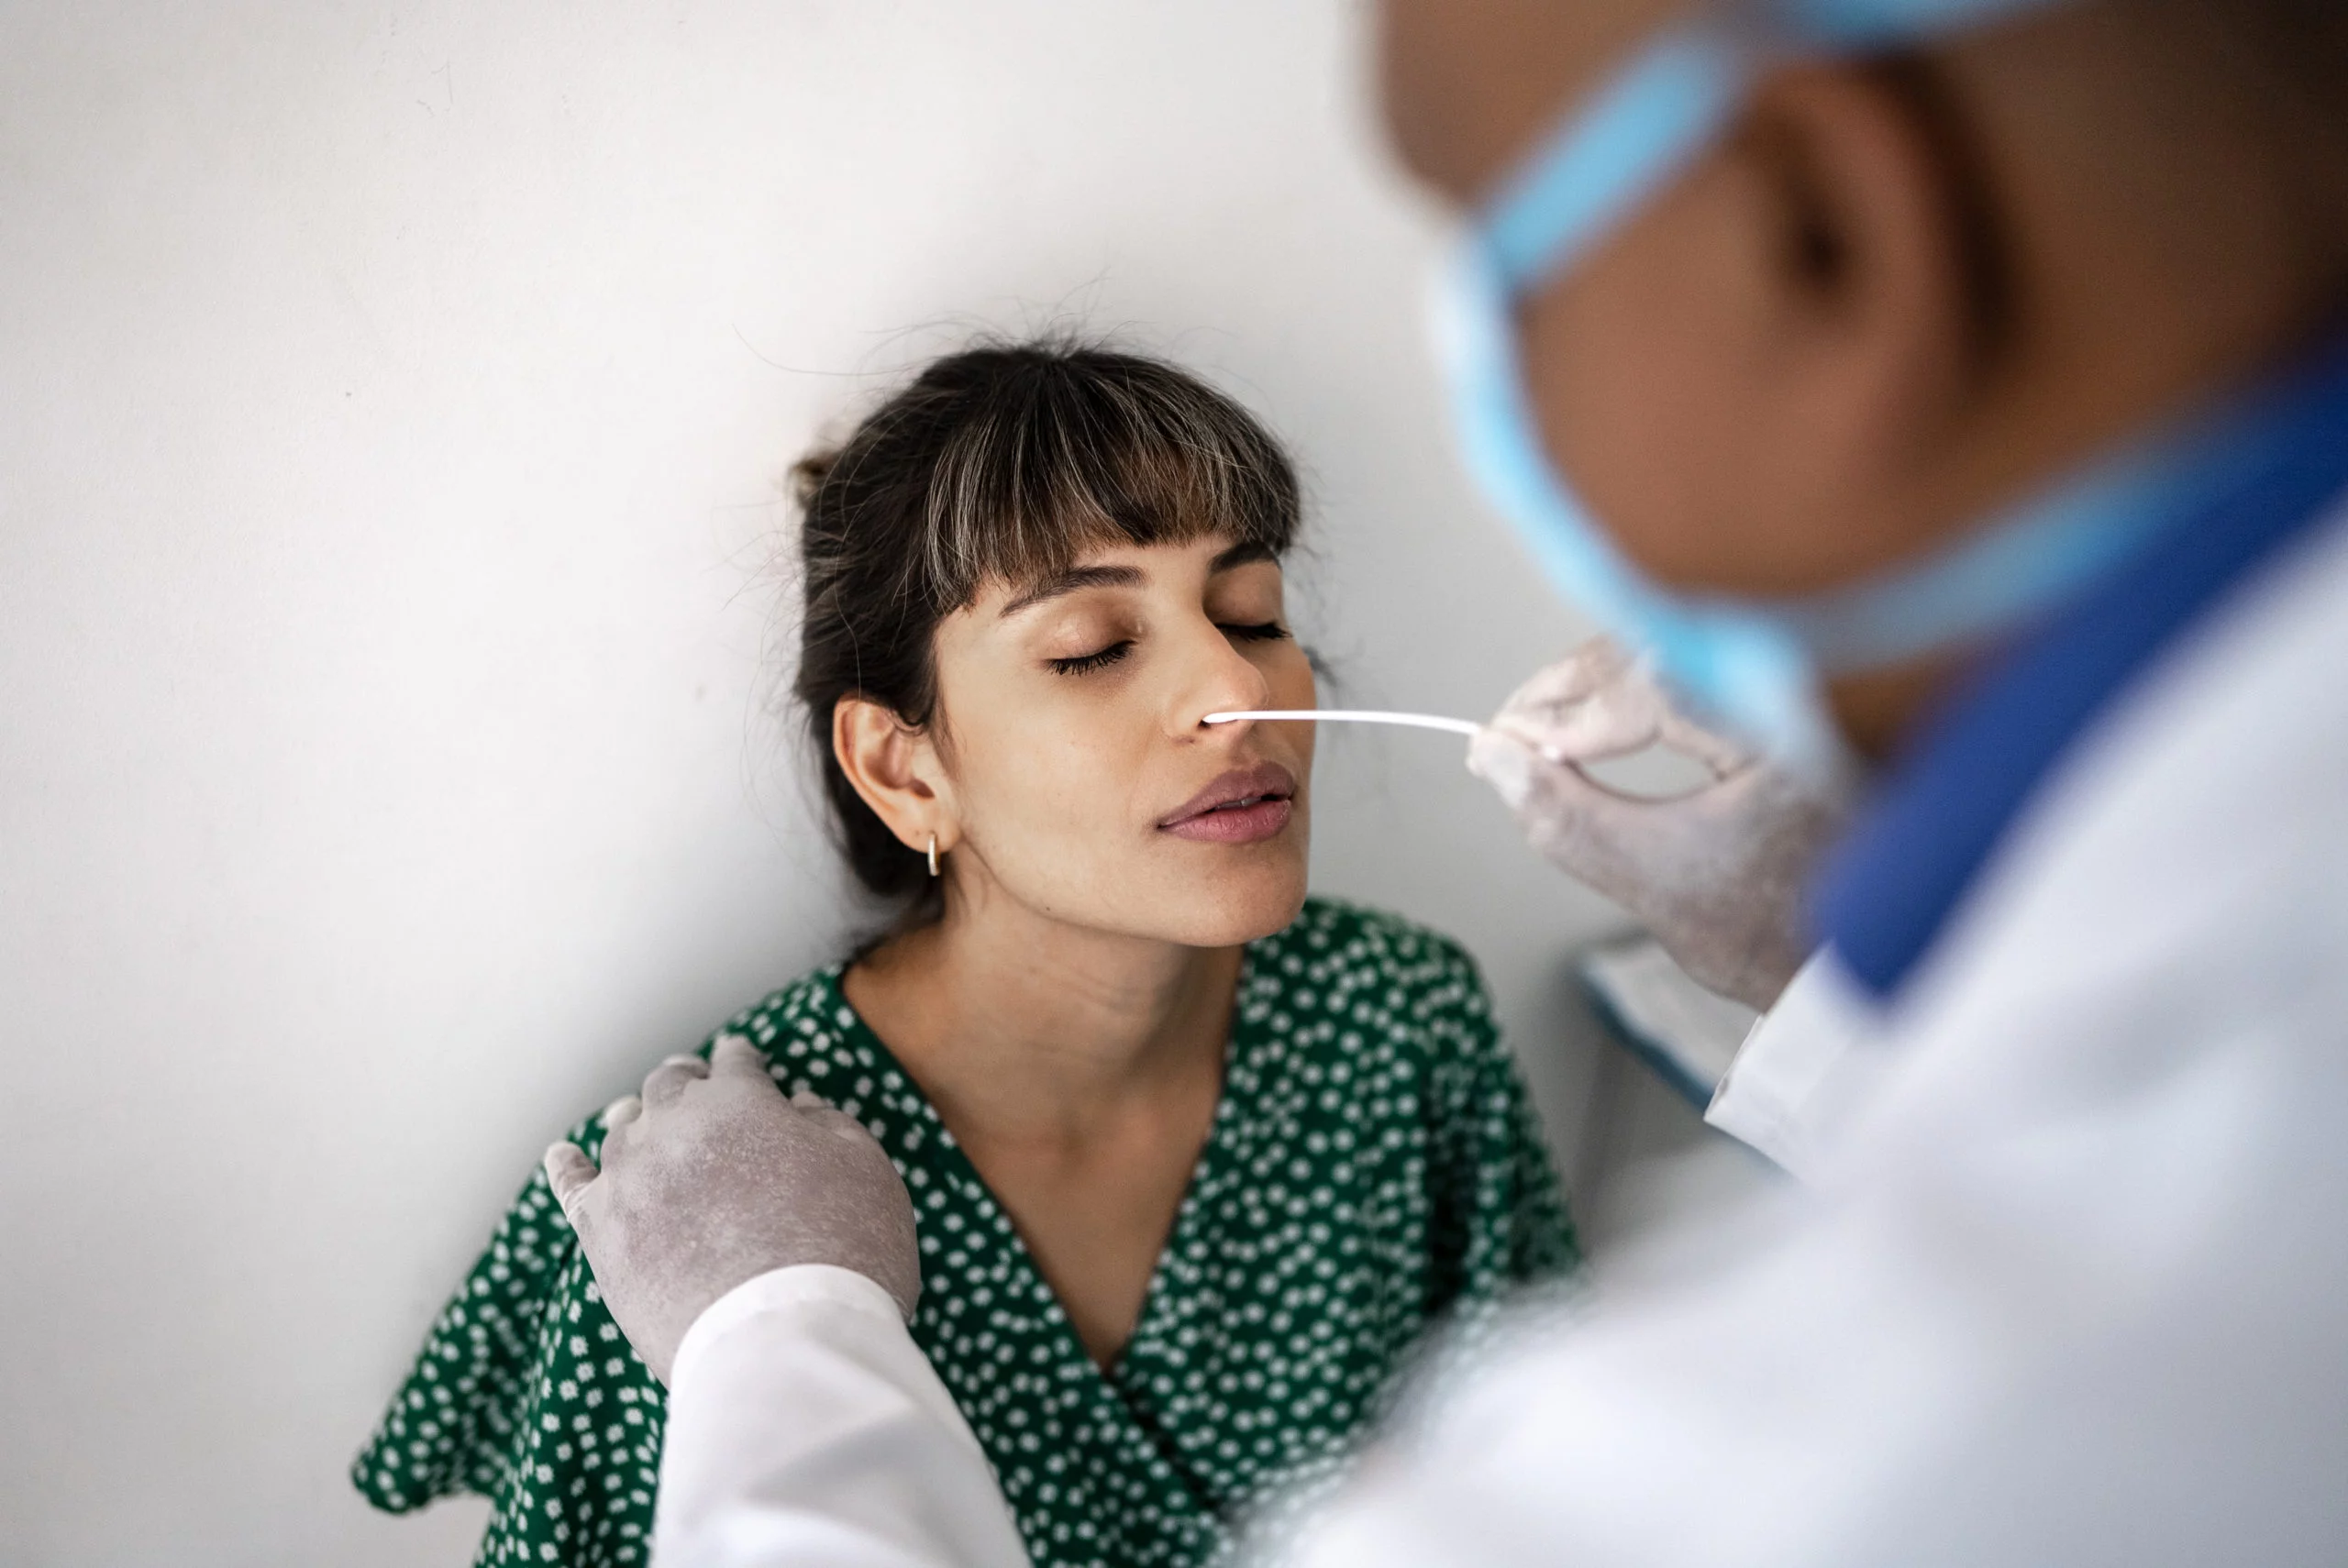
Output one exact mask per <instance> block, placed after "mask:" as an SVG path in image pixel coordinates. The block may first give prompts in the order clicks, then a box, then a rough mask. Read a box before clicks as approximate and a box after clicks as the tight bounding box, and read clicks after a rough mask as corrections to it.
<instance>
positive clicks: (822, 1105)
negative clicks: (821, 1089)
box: [791, 1088, 832, 1110]
mask: <svg viewBox="0 0 2348 1568" xmlns="http://www.w3.org/2000/svg"><path fill="white" fill-rule="evenodd" d="M791 1103H792V1104H793V1105H795V1106H797V1107H798V1108H799V1109H800V1110H830V1109H831V1108H832V1102H831V1101H830V1100H828V1099H825V1098H824V1097H823V1096H822V1095H820V1094H817V1093H816V1092H815V1091H814V1089H811V1088H803V1089H799V1090H796V1091H794V1092H793V1093H792V1097H791Z"/></svg>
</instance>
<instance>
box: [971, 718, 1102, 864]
mask: <svg viewBox="0 0 2348 1568" xmlns="http://www.w3.org/2000/svg"><path fill="white" fill-rule="evenodd" d="M1129 727H1130V726H1128V725H1127V724H1125V723H1124V722H1123V719H1122V715H1121V712H1120V710H1119V708H1118V706H1117V705H1116V704H1113V703H1104V704H1098V705H1094V704H1072V705H1069V706H1068V707H1059V706H1054V705H1042V704H1030V705H1028V706H1027V707H1026V710H1025V711H1024V712H1003V713H1001V714H998V715H996V716H995V718H994V720H993V722H991V723H989V724H988V725H986V726H985V729H984V731H983V733H976V732H975V729H974V733H972V734H970V736H969V740H968V742H967V743H966V744H965V745H962V746H960V747H959V748H958V752H957V756H956V758H955V767H954V788H955V793H956V796H957V801H956V804H957V807H958V810H959V812H960V813H961V815H962V818H963V823H964V825H965V828H966V829H967V830H968V831H969V832H971V833H973V834H978V835H980V837H982V838H984V839H986V840H987V841H989V843H988V848H989V851H990V853H991V855H994V856H1001V857H1002V858H1004V859H1006V860H1009V859H1013V858H1017V859H1034V858H1036V857H1037V856H1043V855H1051V856H1065V855H1067V854H1069V853H1070V851H1071V847H1072V846H1074V845H1080V844H1098V843H1099V842H1100V840H1101V835H1102V828H1103V827H1104V825H1109V824H1113V823H1124V822H1125V821H1126V820H1127V819H1128V818H1129V817H1130V816H1131V814H1132V813H1131V801H1132V797H1133V794H1134V790H1135V779H1136V778H1137V777H1138V776H1139V773H1140V765H1139V761H1138V757H1139V755H1140V753H1141V752H1142V751H1143V750H1145V749H1146V745H1147V744H1148V735H1147V734H1126V733H1125V732H1126V730H1127V729H1128V728H1129Z"/></svg>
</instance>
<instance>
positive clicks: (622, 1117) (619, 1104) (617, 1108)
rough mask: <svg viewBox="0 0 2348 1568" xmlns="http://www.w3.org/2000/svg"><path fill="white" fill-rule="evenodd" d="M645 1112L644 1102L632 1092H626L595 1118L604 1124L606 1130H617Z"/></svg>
mask: <svg viewBox="0 0 2348 1568" xmlns="http://www.w3.org/2000/svg"><path fill="white" fill-rule="evenodd" d="M643 1114H644V1102H643V1101H642V1100H640V1099H637V1098H636V1096H634V1095H632V1094H624V1095H622V1096H620V1098H619V1099H615V1100H614V1101H612V1103H611V1104H609V1105H607V1106H605V1107H604V1111H603V1114H602V1115H601V1116H598V1117H597V1118H596V1119H595V1120H597V1121H601V1122H602V1123H603V1124H604V1132H607V1133H608V1132H618V1131H619V1130H620V1129H621V1128H623V1127H625V1126H626V1125H627V1124H628V1123H629V1122H631V1121H635V1120H636V1119H637V1117H639V1116H641V1115H643Z"/></svg>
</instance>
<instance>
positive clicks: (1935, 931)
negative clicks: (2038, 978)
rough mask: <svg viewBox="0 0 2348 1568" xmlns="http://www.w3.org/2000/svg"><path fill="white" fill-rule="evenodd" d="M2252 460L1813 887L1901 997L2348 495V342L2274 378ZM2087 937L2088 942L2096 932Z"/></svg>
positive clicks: (2005, 679)
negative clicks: (1959, 917)
mask: <svg viewBox="0 0 2348 1568" xmlns="http://www.w3.org/2000/svg"><path fill="white" fill-rule="evenodd" d="M2254 406H2255V407H2256V408H2257V409H2258V410H2259V417H2258V420H2257V425H2256V429H2255V432H2254V441H2253V442H2252V443H2251V445H2250V447H2248V448H2246V449H2247V450H2248V451H2250V453H2251V455H2252V456H2253V457H2254V458H2255V460H2254V461H2252V462H2249V463H2247V464H2245V465H2244V466H2243V468H2242V469H2238V470H2237V471H2236V472H2235V473H2234V474H2233V476H2232V481H2231V483H2230V484H2229V485H2228V486H2227V487H2226V488H2225V490H2224V491H2223V493H2222V494H2219V495H2215V496H2211V497H2209V498H2206V499H2205V502H2204V503H2203V505H2202V506H2201V508H2200V509H2199V511H2198V513H2196V515H2195V516H2194V517H2193V518H2192V519H2191V520H2190V522H2189V523H2188V524H2187V525H2185V526H2180V527H2173V528H2170V529H2168V530H2167V531H2166V532H2165V534H2164V536H2162V537H2161V538H2159V539H2158V540H2156V541H2155V542H2154V543H2153V544H2152V545H2150V546H2149V547H2147V548H2146V549H2145V550H2144V551H2143V553H2142V554H2140V555H2138V556H2137V557H2136V558H2133V559H2132V560H2129V561H2127V562H2125V563H2124V564H2122V565H2121V566H2120V567H2119V568H2117V569H2115V570H2114V571H2113V572H2112V573H2111V574H2110V575H2109V576H2107V577H2106V578H2104V579H2103V580H2100V581H2099V582H2098V583H2097V584H2096V585H2095V586H2094V587H2092V588H2090V589H2088V590H2087V591H2084V592H2083V593H2082V594H2081V595H2079V596H2077V598H2075V599H2074V600H2073V601H2072V602H2071V603H2070V604H2069V605H2068V606H2067V607H2066V608H2064V609H2062V610H2059V611H2057V612H2055V613H2054V614H2053V616H2052V617H2051V618H2050V619H2048V620H2046V621H2044V622H2043V623H2042V624H2040V627H2039V629H2038V630H2037V631H2036V632H2035V633H2032V634H2030V635H2026V636H2025V637H2024V638H2023V640H2021V642H2020V643H2018V644H2017V645H2015V646H2013V647H2012V648H2011V650H2010V652H2009V653H2007V654H2006V655H2005V656H2004V657H2002V658H2000V659H1999V661H1998V662H1997V663H1996V664H1995V665H1994V666H1992V667H1991V668H1988V670H1987V671H1985V672H1984V674H1983V675H1982V676H1981V677H1979V678H1978V679H1977V680H1976V681H1975V682H1974V684H1973V685H1972V687H1971V688H1970V690H1967V691H1966V692H1965V693H1963V694H1962V695H1960V696H1959V697H1958V698H1957V699H1956V700H1955V701H1954V702H1953V704H1952V705H1951V706H1950V708H1949V709H1948V711H1947V712H1944V714H1943V715H1942V716H1941V717H1940V718H1939V719H1938V720H1937V721H1936V722H1935V723H1933V725H1932V727H1931V728H1930V730H1929V731H1928V732H1927V733H1926V734H1925V735H1924V736H1923V737H1922V740H1921V741H1920V742H1919V743H1918V744H1917V745H1915V746H1914V747H1913V748H1912V749H1911V752H1910V754H1909V755H1908V756H1907V757H1906V758H1905V759H1903V760H1902V761H1901V762H1900V763H1899V765H1897V766H1896V767H1895V768H1894V769H1893V771H1892V772H1891V774H1890V775H1889V776H1888V778H1887V780H1886V781H1885V785H1884V787H1883V790H1882V791H1881V793H1880V795H1879V796H1878V799H1877V804H1876V805H1875V806H1874V808H1873V809H1872V810H1871V811H1870V812H1868V814H1867V815H1866V818H1864V819H1863V820H1862V822H1861V823H1860V824H1859V826H1858V828H1857V829H1856V831H1855V833H1853V834H1852V835H1851V836H1850V838H1849V839H1848V840H1846V841H1845V842H1844V845H1843V846H1842V847H1841V849H1839V850H1838V851H1837V852H1836V853H1835V855H1834V856H1833V858H1832V859H1831V860H1830V862H1829V863H1828V865H1827V867H1826V869H1825V872H1824V875H1823V876H1822V878H1820V879H1819V881H1818V883H1817V885H1816V887H1815V888H1814V889H1813V893H1812V899H1811V909H1812V911H1813V914H1814V923H1815V925H1816V928H1817V930H1818V931H1819V933H1821V934H1822V936H1823V937H1825V938H1826V939H1827V940H1828V941H1830V942H1832V943H1833V945H1834V947H1835V949H1836V951H1837V952H1838V953H1839V954H1840V955H1842V958H1843V960H1844V964H1845V965H1846V966H1848V967H1849V969H1850V971H1851V973H1852V974H1853V975H1854V976H1855V977H1856V978H1857V979H1858V980H1859V981H1860V982H1861V983H1862V984H1863V985H1865V986H1866V988H1868V989H1869V990H1870V991H1872V992H1874V993H1875V994H1876V995H1877V997H1879V998H1889V997H1891V996H1892V995H1893V994H1895V993H1896V992H1897V991H1898V989H1899V987H1900V985H1901V984H1902V983H1903V982H1904V981H1905V980H1906V979H1907V978H1908V977H1909V976H1910V975H1911V973H1912V972H1913V971H1914V969H1915V968H1916V966H1918V964H1919V963H1921V962H1922V959H1923V958H1924V956H1925V955H1926V954H1928V953H1929V952H1930V951H1931V949H1932V946H1933V942H1934V941H1935V940H1936V939H1937V938H1938V936H1939V934H1940V933H1941V932H1942V930H1943V929H1944V927H1945V926H1946V924H1947V923H1948V922H1949V920H1950V919H1951V917H1952V916H1953V915H1954V914H1955V911H1956V910H1957V909H1958V908H1959V907H1960V906H1961V905H1962V903H1963V901H1964V900H1965V897H1966V894H1967V893H1968V892H1969V891H1970V890H1971V889H1973V887H1974V886H1975V885H1976V884H1977V881H1978V880H1979V879H1980V878H1981V876H1982V874H1983V872H1984V870H1985V868H1986V867H1988V865H1989V863H1990V862H1991V861H1992V859H1993V858H1994V857H1995V856H1996V854H1997V852H1998V849H1999V845H2001V844H2002V843H2003V842H2004V840H2005V838H2006V835H2007V834H2008V833H2009V832H2010V830H2011V829H2012V827H2013V825H2014V823H2016V822H2017V821H2018V820H2019V819H2020V818H2021V815H2022V813H2023V812H2024V811H2025V810H2026V809H2027V808H2028V807H2029V805H2030V803H2031V801H2032V800H2033V799H2035V798H2036V796H2037V794H2038V791H2039V790H2041V789H2042V788H2043V786H2044V784H2045V783H2046V781H2047V780H2048V779H2049V778H2051V777H2052V776H2053V775H2054V772H2055V770H2056V769H2057V768H2058V767H2059V766H2060V765H2061V763H2062V761H2063V759H2064V758H2065V757H2066V756H2068V755H2069V754H2070V752H2071V749H2072V748H2073V746H2074V745H2077V743H2078V741H2079V740H2080V738H2081V737H2082V736H2083V735H2085V734H2088V733H2089V732H2090V731H2091V730H2092V729H2093V728H2094V726H2095V724H2096V723H2097V722H2098V720H2099V719H2100V718H2101V717H2102V716H2103V715H2104V714H2105V713H2106V712H2108V711H2109V710H2110V708H2111V706H2112V705H2113V704H2114V703H2115V702H2117V701H2119V700H2120V699H2121V696H2122V695H2123V694H2124V693H2126V692H2127V691H2129V690H2132V688H2133V687H2134V686H2135V685H2136V684H2137V683H2138V682H2139V681H2141V680H2143V679H2146V678H2147V677H2148V676H2149V675H2150V673H2151V672H2152V670H2153V669H2154V668H2155V667H2156V666H2157V665H2158V664H2159V662H2160V661H2161V660H2162V658H2163V657H2164V656H2165V655H2167V654H2169V653H2170V652H2171V650H2173V649H2174V648H2175V647H2176V646H2177V645H2178V644H2180V643H2182V642H2184V641H2185V640H2187V635H2188V634H2189V633H2190V632H2191V631H2192V629H2193V628H2194V627H2195V626H2197V625H2198V624H2201V623H2202V622H2203V621H2204V620H2206V619H2207V618H2208V617H2209V616H2210V615H2211V614H2213V613H2216V611H2217V610H2218V608H2219V607H2220V606H2221V604H2222V603H2223V602H2225V601H2226V600H2228V599H2229V598H2230V597H2231V596H2232V594H2233V593H2234V592H2235V591H2237V590H2238V589H2240V588H2241V587H2242V586H2243V584H2244V583H2246V582H2247V581H2248V580H2250V579H2252V578H2254V576H2256V575H2257V574H2258V572H2259V570H2260V569H2262V568H2265V567H2267V566H2269V565H2270V564H2271V563H2273V562H2275V561H2276V558H2279V557H2281V556H2282V555H2284V554H2285V553H2286V551H2287V547H2289V546H2291V545H2292V543H2293V542H2294V541H2296V540H2298V539H2299V538H2301V537H2302V536H2306V535H2309V534H2310V533H2313V532H2315V531H2316V530H2317V529H2319V528H2320V527H2322V526H2324V525H2327V524H2328V523H2330V521H2331V519H2332V517H2333V515H2334V512H2335V508H2336V507H2337V506H2338V505H2339V504H2340V503H2341V502H2342V499H2343V493H2344V492H2348V340H2338V341H2334V342H2332V343H2331V344H2330V345H2328V347H2327V348H2326V349H2325V351H2324V352H2322V353H2321V354H2320V355H2319V356H2316V357H2315V358H2314V359H2311V360H2310V361H2309V363H2307V364H2306V365H2304V366H2303V367H2302V368H2301V369H2300V370H2298V372H2297V373H2295V374H2292V375H2288V376H2286V377H2283V378H2280V379H2279V380H2278V381H2276V383H2275V384H2274V387H2273V390H2272V391H2271V392H2269V393H2268V395H2266V396H2265V397H2261V398H2257V399H2255V400H2254ZM2084 934H2085V933H2083V935H2084Z"/></svg>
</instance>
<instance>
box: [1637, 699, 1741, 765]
mask: <svg viewBox="0 0 2348 1568" xmlns="http://www.w3.org/2000/svg"><path fill="white" fill-rule="evenodd" d="M1662 720H1663V722H1662V726H1661V728H1660V730H1659V732H1658V733H1657V734H1656V739H1657V740H1659V741H1661V742H1662V743H1663V744H1664V745H1667V746H1669V747H1670V748H1671V749H1672V750H1674V751H1677V752H1681V753H1684V754H1685V755H1687V756H1692V757H1694V758H1695V759H1696V760H1697V761H1698V762H1700V763H1702V764H1703V765H1704V767H1706V768H1707V769H1709V770H1710V771H1711V776H1712V777H1713V778H1733V777H1735V776H1736V775H1737V774H1739V773H1742V772H1744V770H1745V769H1746V768H1747V767H1751V766H1753V762H1754V756H1753V754H1752V753H1751V752H1750V751H1747V750H1746V749H1745V748H1744V747H1743V746H1741V745H1737V744H1736V742H1734V741H1733V740H1731V739H1729V738H1728V737H1727V736H1726V735H1722V734H1713V733H1712V732H1711V730H1708V729H1706V728H1704V726H1703V725H1701V724H1700V723H1696V721H1695V720H1693V719H1690V718H1689V717H1688V716H1687V715H1686V714H1684V713H1680V712H1677V711H1675V710H1673V709H1671V708H1668V707H1667V708H1665V709H1664V710H1663V712H1662Z"/></svg>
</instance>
